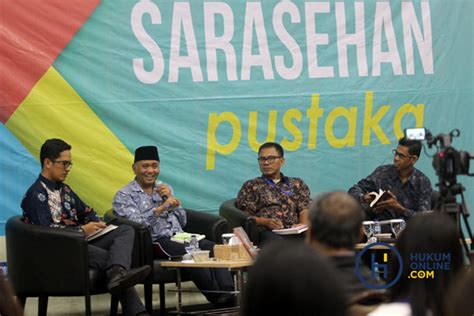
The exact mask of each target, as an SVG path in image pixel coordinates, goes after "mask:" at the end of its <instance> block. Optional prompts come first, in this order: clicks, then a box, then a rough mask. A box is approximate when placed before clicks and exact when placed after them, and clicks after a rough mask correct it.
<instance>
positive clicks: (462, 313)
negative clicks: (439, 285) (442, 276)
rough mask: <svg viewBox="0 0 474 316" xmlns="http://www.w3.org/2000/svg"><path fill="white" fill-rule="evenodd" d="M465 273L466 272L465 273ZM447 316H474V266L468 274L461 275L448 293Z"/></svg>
mask: <svg viewBox="0 0 474 316" xmlns="http://www.w3.org/2000/svg"><path fill="white" fill-rule="evenodd" d="M463 272H464V271H463ZM445 315H446V316H472V315H474V265H472V264H471V270H470V271H469V272H467V273H459V275H458V276H457V277H456V281H455V282H454V284H453V285H452V287H451V288H450V289H449V291H448V296H447V299H446V306H445Z"/></svg>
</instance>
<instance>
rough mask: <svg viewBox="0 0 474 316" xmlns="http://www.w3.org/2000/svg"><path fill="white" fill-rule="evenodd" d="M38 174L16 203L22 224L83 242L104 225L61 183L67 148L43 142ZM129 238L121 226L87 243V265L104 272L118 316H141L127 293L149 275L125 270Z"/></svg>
mask: <svg viewBox="0 0 474 316" xmlns="http://www.w3.org/2000/svg"><path fill="white" fill-rule="evenodd" d="M40 161H41V167H42V170H41V174H40V175H39V177H38V179H37V180H36V181H35V183H33V184H32V185H31V187H30V188H29V189H28V191H27V192H26V194H25V197H24V198H23V201H22V202H21V207H22V209H23V216H24V217H25V221H26V222H29V223H31V224H36V225H43V226H49V227H57V228H61V229H66V230H75V231H81V232H83V233H84V237H87V236H89V235H91V234H93V233H94V232H96V231H97V230H99V229H102V228H105V227H106V225H105V223H103V222H102V221H100V219H99V217H98V216H97V214H96V213H95V211H94V210H93V209H92V208H90V207H89V206H87V205H86V204H85V203H84V202H83V201H82V200H81V199H80V198H79V196H77V194H76V193H74V191H72V190H71V188H70V187H69V186H68V185H67V184H65V183H64V181H65V180H66V177H67V175H68V174H69V171H70V170H71V167H72V159H71V146H70V145H69V144H67V143H66V142H64V141H63V140H61V139H49V140H47V141H46V142H45V143H44V144H43V146H41V151H40ZM134 238H135V232H134V230H133V228H132V227H130V226H126V225H122V226H119V227H118V228H117V229H115V230H113V231H111V232H109V233H107V234H105V235H103V236H101V237H99V238H97V239H94V240H92V241H90V242H89V247H88V251H89V265H90V267H91V268H94V269H96V270H99V271H105V272H106V273H107V277H108V283H107V287H108V290H109V292H110V293H112V294H117V295H118V296H119V300H120V302H121V304H122V311H123V314H124V315H130V316H132V315H147V314H146V312H145V307H144V306H143V304H142V302H141V301H140V298H139V297H138V294H137V292H136V291H135V289H134V288H133V286H134V285H135V284H137V283H138V282H140V281H142V280H143V279H144V278H145V277H146V276H147V275H148V274H149V273H150V271H151V269H150V267H149V266H145V267H140V268H136V269H130V264H131V256H132V248H133V241H134Z"/></svg>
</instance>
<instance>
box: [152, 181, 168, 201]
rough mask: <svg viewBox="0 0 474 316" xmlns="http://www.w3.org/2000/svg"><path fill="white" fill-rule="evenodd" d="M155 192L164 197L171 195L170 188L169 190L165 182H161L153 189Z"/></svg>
mask: <svg viewBox="0 0 474 316" xmlns="http://www.w3.org/2000/svg"><path fill="white" fill-rule="evenodd" d="M155 191H156V192H158V194H159V195H160V196H161V197H163V196H166V197H168V198H169V197H171V190H170V187H169V186H168V185H167V184H166V183H161V184H160V186H158V187H157V188H156V189H155Z"/></svg>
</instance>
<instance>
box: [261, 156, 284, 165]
mask: <svg viewBox="0 0 474 316" xmlns="http://www.w3.org/2000/svg"><path fill="white" fill-rule="evenodd" d="M279 158H281V157H279V156H266V157H258V158H257V160H258V162H259V163H265V162H268V163H274V162H275V160H276V159H279Z"/></svg>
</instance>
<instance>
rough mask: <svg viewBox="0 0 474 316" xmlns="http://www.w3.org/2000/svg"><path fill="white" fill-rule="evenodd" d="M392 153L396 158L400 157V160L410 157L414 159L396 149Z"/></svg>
mask: <svg viewBox="0 0 474 316" xmlns="http://www.w3.org/2000/svg"><path fill="white" fill-rule="evenodd" d="M392 153H393V155H394V156H398V157H400V159H405V158H409V157H413V156H412V155H408V156H407V155H405V154H402V153H401V152H399V151H397V150H396V149H394V150H392Z"/></svg>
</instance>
